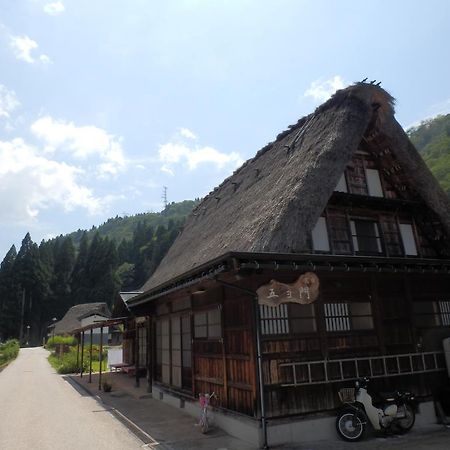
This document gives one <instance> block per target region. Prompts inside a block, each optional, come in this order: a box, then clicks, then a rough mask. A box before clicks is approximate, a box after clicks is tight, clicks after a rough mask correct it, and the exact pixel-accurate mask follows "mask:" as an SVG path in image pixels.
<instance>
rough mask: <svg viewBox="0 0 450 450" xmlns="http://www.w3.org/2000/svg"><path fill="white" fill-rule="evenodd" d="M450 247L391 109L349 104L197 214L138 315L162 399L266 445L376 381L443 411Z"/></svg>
mask: <svg viewBox="0 0 450 450" xmlns="http://www.w3.org/2000/svg"><path fill="white" fill-rule="evenodd" d="M449 236H450V203H449V200H448V197H447V196H446V194H445V193H444V192H443V191H442V189H441V188H440V187H439V186H438V184H437V182H436V180H435V179H434V178H433V176H432V175H431V173H430V172H429V170H428V169H427V167H426V166H425V164H424V162H423V161H422V159H421V157H420V155H419V154H418V152H417V150H416V149H415V148H414V147H413V145H412V144H411V142H410V141H409V140H408V137H407V136H406V134H405V133H404V131H403V130H402V128H401V127H400V125H399V124H398V123H397V122H396V121H395V118H394V110H393V99H392V97H390V95H389V94H388V93H387V92H386V91H384V90H383V89H381V88H379V87H376V86H371V85H367V84H363V83H358V84H356V85H354V86H350V87H348V88H346V89H343V90H341V91H338V92H337V93H336V94H335V95H334V96H333V97H332V98H331V99H330V100H329V101H328V102H326V103H325V104H324V105H322V106H320V107H319V108H318V109H317V110H316V111H315V112H314V113H312V114H311V115H309V116H307V117H305V118H303V119H301V120H299V122H298V123H297V124H295V125H293V126H291V127H290V128H289V129H288V130H287V131H286V132H284V133H281V134H280V135H279V136H278V137H277V139H276V140H275V141H274V142H272V143H271V144H269V145H268V146H266V147H265V148H264V149H262V150H261V151H259V152H258V153H257V155H256V156H255V157H254V158H252V159H251V160H249V161H247V162H246V163H245V164H244V165H243V166H242V167H241V168H240V169H238V170H237V171H236V172H235V173H234V174H233V175H232V176H231V177H229V178H228V179H227V180H225V181H224V182H223V183H222V184H221V185H220V186H219V187H217V188H216V189H215V190H214V191H213V192H211V193H210V194H209V195H208V196H207V197H206V198H205V199H204V200H203V201H202V203H200V205H199V206H198V207H197V208H196V209H195V210H194V211H193V213H192V214H191V216H190V217H189V218H188V220H187V222H186V224H185V227H184V229H183V231H182V233H181V234H180V236H179V237H178V238H177V239H176V241H175V243H174V244H173V246H172V247H171V249H170V250H169V252H168V254H167V255H166V257H165V258H164V260H163V261H162V262H161V264H160V266H159V268H158V269H157V271H156V272H155V273H154V275H153V276H152V277H151V278H150V280H148V282H147V283H146V284H145V285H144V286H143V288H142V291H143V293H142V294H139V295H137V296H135V297H133V298H132V299H131V300H130V301H129V302H128V304H127V305H128V307H129V308H130V310H131V311H132V312H133V314H136V315H146V316H149V317H150V318H151V326H150V328H149V329H151V331H150V334H149V337H151V339H150V344H149V345H150V350H149V358H151V370H152V380H153V383H154V384H155V385H158V386H159V387H160V388H163V389H167V390H170V391H171V392H175V393H177V395H180V396H182V397H184V398H187V399H188V398H195V397H196V396H198V394H199V393H203V392H212V391H214V392H216V393H217V394H218V396H219V401H218V406H219V407H220V408H222V409H224V410H226V411H228V412H234V413H237V414H243V415H246V416H248V417H253V418H256V419H262V424H263V425H262V428H263V429H264V427H265V424H266V423H267V421H276V420H277V419H278V418H286V417H288V416H289V417H291V416H292V417H295V416H298V415H305V414H317V413H325V414H326V413H327V412H329V411H332V410H333V409H334V408H336V407H337V406H338V398H337V391H338V389H339V388H340V387H342V386H343V385H348V383H349V381H350V380H353V379H355V378H357V377H359V376H363V375H369V376H371V377H372V378H373V379H374V382H375V383H377V384H379V385H380V386H384V387H385V388H389V387H404V388H409V389H412V390H414V391H415V392H416V393H417V394H418V396H419V397H420V398H422V399H426V398H430V396H431V395H432V394H433V389H437V388H439V387H440V386H443V385H445V384H446V383H448V378H447V375H446V370H445V358H444V355H443V353H442V339H443V338H445V337H448V336H450V238H449ZM302 277H303V281H302ZM305 277H306V278H305ZM299 280H300V281H299ZM305 280H306V281H305ZM298 283H300V284H298ZM301 283H303V284H301ZM313 294H314V295H313Z"/></svg>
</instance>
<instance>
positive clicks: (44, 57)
mask: <svg viewBox="0 0 450 450" xmlns="http://www.w3.org/2000/svg"><path fill="white" fill-rule="evenodd" d="M39 61H40V62H41V63H42V64H50V63H51V62H52V60H51V59H50V57H49V56H48V55H45V54H42V55H40V56H39Z"/></svg>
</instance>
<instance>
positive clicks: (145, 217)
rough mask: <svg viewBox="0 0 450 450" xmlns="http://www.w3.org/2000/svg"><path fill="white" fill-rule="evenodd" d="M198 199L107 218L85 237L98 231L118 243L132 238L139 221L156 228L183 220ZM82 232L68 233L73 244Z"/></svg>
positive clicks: (76, 242) (78, 240)
mask: <svg viewBox="0 0 450 450" xmlns="http://www.w3.org/2000/svg"><path fill="white" fill-rule="evenodd" d="M199 201H200V200H199V199H196V200H184V201H182V202H178V203H175V202H172V203H169V204H168V205H167V206H166V207H165V208H164V210H163V211H161V212H156V213H154V212H148V213H140V214H135V215H132V216H124V217H120V216H116V217H114V218H111V219H108V220H107V221H106V222H105V223H103V224H102V225H100V226H98V227H95V226H93V227H92V228H91V229H90V230H89V231H87V237H88V239H89V240H91V239H92V238H93V237H94V235H95V234H96V233H98V234H99V235H100V236H101V237H106V236H107V237H108V238H109V239H111V240H113V241H114V242H116V243H117V244H118V243H120V242H121V241H122V240H123V239H126V240H130V239H132V237H133V233H134V231H135V230H136V228H137V226H138V224H139V223H141V224H146V225H147V226H151V227H153V228H155V229H156V228H157V227H158V226H160V225H162V226H165V227H167V225H168V223H169V221H171V220H172V221H174V222H182V221H184V219H185V218H186V217H187V215H188V214H189V213H190V212H191V211H192V209H193V208H194V206H196V205H197V204H198V202H199ZM84 232H85V230H77V231H74V232H73V233H70V235H69V236H70V237H71V238H72V240H73V241H74V243H75V245H79V243H80V240H81V237H82V236H83V234H84Z"/></svg>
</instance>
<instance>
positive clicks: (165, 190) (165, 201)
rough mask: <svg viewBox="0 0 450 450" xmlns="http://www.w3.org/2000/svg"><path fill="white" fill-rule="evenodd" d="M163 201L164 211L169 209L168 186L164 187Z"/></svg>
mask: <svg viewBox="0 0 450 450" xmlns="http://www.w3.org/2000/svg"><path fill="white" fill-rule="evenodd" d="M162 199H163V202H164V209H166V208H167V186H163V194H162Z"/></svg>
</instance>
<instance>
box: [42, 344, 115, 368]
mask: <svg viewBox="0 0 450 450" xmlns="http://www.w3.org/2000/svg"><path fill="white" fill-rule="evenodd" d="M99 353H100V351H99V347H98V346H93V348H92V372H99V371H100V361H99ZM102 353H103V358H102V371H103V372H106V371H107V367H108V366H107V360H106V359H107V358H106V356H107V352H106V350H105V348H103V352H102ZM48 361H49V363H50V364H51V366H52V367H53V368H54V369H55V370H56V371H57V372H58V373H60V374H67V373H76V372H78V371H79V369H80V367H79V365H80V364H81V351H80V354H79V363H78V365H77V349H76V348H75V347H70V348H69V351H68V352H66V353H63V354H62V356H58V355H56V354H55V353H52V354H51V355H50V356H49V357H48ZM83 372H89V351H85V352H84V358H83Z"/></svg>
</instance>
